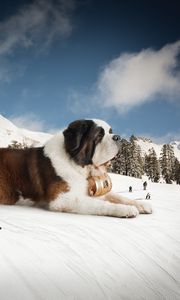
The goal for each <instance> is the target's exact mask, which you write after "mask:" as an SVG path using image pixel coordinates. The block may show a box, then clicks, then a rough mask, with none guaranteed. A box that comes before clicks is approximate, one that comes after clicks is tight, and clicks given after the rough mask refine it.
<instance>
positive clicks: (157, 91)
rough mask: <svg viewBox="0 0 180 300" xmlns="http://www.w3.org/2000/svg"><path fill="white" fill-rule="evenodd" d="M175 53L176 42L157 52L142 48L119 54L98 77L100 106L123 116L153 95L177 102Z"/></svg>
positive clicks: (179, 77)
mask: <svg viewBox="0 0 180 300" xmlns="http://www.w3.org/2000/svg"><path fill="white" fill-rule="evenodd" d="M179 53H180V41H177V42H176V43H174V44H168V45H166V46H164V47H163V48H162V49H160V50H153V49H145V50H142V51H141V52H139V53H125V54H122V55H120V56H119V57H118V58H117V59H114V60H113V61H111V62H110V63H109V65H107V66H106V67H105V68H104V70H103V71H102V73H101V74H100V76H99V79H98V82H97V93H98V97H99V102H100V104H101V105H103V106H105V107H115V108H116V109H117V110H118V111H119V112H120V113H124V112H127V111H129V110H130V109H131V108H133V107H135V106H138V105H141V104H143V103H145V102H147V101H152V100H154V97H156V96H160V97H164V98H168V99H169V100H172V99H177V98H178V96H179V92H180V73H179V71H178V70H177V68H178V55H179Z"/></svg>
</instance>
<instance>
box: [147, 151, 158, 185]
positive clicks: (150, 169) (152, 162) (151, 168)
mask: <svg viewBox="0 0 180 300" xmlns="http://www.w3.org/2000/svg"><path fill="white" fill-rule="evenodd" d="M145 172H146V174H147V176H148V177H149V179H151V180H152V181H153V182H158V181H159V179H160V165H159V161H158V159H157V155H156V152H155V150H154V148H151V149H149V154H148V155H145Z"/></svg>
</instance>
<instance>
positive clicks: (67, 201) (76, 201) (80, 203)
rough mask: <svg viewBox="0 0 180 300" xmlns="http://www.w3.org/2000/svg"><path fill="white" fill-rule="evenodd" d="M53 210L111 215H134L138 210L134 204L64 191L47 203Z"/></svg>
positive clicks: (129, 216)
mask: <svg viewBox="0 0 180 300" xmlns="http://www.w3.org/2000/svg"><path fill="white" fill-rule="evenodd" d="M49 209H50V210H53V211H61V212H70V213H77V214H87V215H99V216H113V217H120V218H121V217H122V218H123V217H127V218H131V217H136V216H137V215H138V214H139V212H138V210H137V208H136V207H135V206H132V205H124V204H114V203H110V202H108V201H103V200H102V199H98V198H95V197H87V196H81V197H78V196H74V195H73V194H70V193H66V194H64V195H61V196H60V197H59V198H57V199H56V200H53V201H51V202H50V204H49Z"/></svg>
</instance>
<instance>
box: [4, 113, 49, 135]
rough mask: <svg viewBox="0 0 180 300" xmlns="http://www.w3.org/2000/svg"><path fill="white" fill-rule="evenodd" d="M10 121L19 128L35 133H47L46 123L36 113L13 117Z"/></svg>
mask: <svg viewBox="0 0 180 300" xmlns="http://www.w3.org/2000/svg"><path fill="white" fill-rule="evenodd" d="M9 120H10V121H11V122H12V123H13V124H15V125H16V126H17V127H19V128H25V129H29V130H33V131H45V129H46V126H45V122H44V121H42V120H40V118H39V117H38V116H37V115H35V114H34V113H28V114H25V115H23V116H11V117H10V118H9Z"/></svg>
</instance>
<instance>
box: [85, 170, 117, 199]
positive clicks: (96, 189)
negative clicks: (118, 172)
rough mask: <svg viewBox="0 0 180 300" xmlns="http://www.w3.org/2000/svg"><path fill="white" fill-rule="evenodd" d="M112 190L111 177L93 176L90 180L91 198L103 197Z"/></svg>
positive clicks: (89, 191) (89, 192)
mask: <svg viewBox="0 0 180 300" xmlns="http://www.w3.org/2000/svg"><path fill="white" fill-rule="evenodd" d="M111 189H112V181H111V178H110V177H109V175H107V174H105V175H103V176H92V177H89V178H88V194H89V195H90V196H102V195H105V194H107V193H108V192H109V191H110V190H111Z"/></svg>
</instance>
